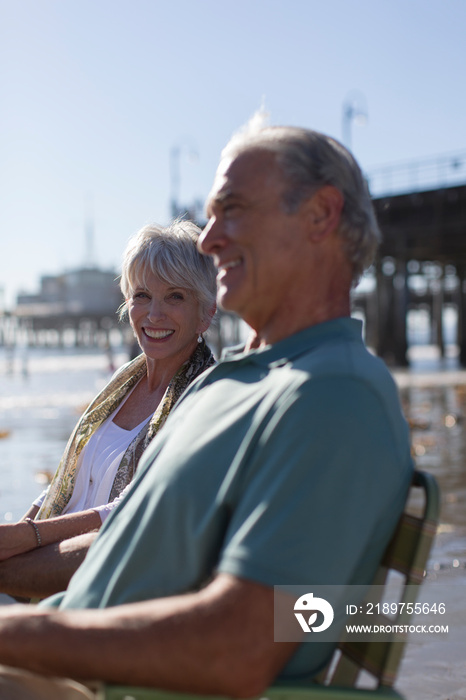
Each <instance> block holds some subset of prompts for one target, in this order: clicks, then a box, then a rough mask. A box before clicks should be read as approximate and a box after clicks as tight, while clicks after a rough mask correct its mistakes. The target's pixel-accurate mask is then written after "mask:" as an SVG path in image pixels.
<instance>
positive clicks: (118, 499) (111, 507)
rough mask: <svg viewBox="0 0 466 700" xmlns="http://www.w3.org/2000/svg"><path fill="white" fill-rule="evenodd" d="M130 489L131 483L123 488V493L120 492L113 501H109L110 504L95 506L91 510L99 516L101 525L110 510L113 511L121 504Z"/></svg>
mask: <svg viewBox="0 0 466 700" xmlns="http://www.w3.org/2000/svg"><path fill="white" fill-rule="evenodd" d="M130 487H131V482H130V483H129V484H127V485H126V486H125V488H124V489H123V491H121V493H120V494H119V495H118V496H117V497H116V498H115V499H114V500H113V501H110V503H106V504H105V505H103V506H96V507H95V508H93V509H92V510H95V511H96V512H97V513H98V514H99V515H100V519H101V521H102V524H103V523H104V522H105V521H106V520H107V518H108V516H109V515H110V513H111V512H112V510H114V508H116V507H117V505H119V504H120V503H121V501H122V500H123V498H124V497H125V495H126V494H127V493H128V491H129V490H130Z"/></svg>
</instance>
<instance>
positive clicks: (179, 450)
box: [61, 318, 412, 677]
mask: <svg viewBox="0 0 466 700" xmlns="http://www.w3.org/2000/svg"><path fill="white" fill-rule="evenodd" d="M411 472H412V461H411V456H410V444H409V434H408V427H407V424H406V422H405V420H404V418H403V416H402V412H401V409H400V404H399V400H398V393H397V389H396V386H395V384H394V382H393V380H392V378H391V376H390V374H389V372H388V371H387V369H386V367H385V365H384V364H383V363H382V362H381V361H380V360H379V359H378V358H376V357H374V356H372V355H371V354H370V353H369V352H368V351H367V349H366V348H365V346H364V344H363V342H362V338H361V324H360V322H359V321H356V320H354V319H350V318H342V319H337V320H334V321H329V322H326V323H322V324H319V325H317V326H313V327H311V328H308V329H306V330H304V331H302V332H300V333H297V334H296V335H293V336H292V337H289V338H286V339H285V340H283V341H281V342H278V343H276V344H274V345H272V346H268V347H266V348H264V349H259V350H255V351H252V352H250V353H247V354H244V353H241V352H240V353H233V354H231V355H228V356H227V357H226V358H225V359H224V360H222V361H221V362H220V363H219V364H218V365H217V366H216V367H214V368H212V369H210V370H208V371H207V372H206V373H205V374H203V375H202V376H201V377H200V378H199V379H198V380H197V381H196V382H195V383H194V384H193V385H192V386H191V387H190V388H189V389H188V390H187V392H186V393H185V394H184V395H183V397H182V398H181V399H180V401H179V403H178V404H177V406H176V408H175V410H174V411H173V412H172V414H171V415H170V417H169V418H168V420H167V422H166V424H165V426H164V429H163V430H162V431H161V432H160V433H159V435H158V436H157V437H156V438H155V439H154V440H153V442H152V443H151V445H150V446H149V448H148V449H147V451H146V453H145V455H144V456H143V458H142V459H141V461H140V466H139V468H138V473H137V475H136V478H135V480H134V483H133V487H132V489H131V490H130V492H129V494H128V496H127V498H126V499H125V500H124V501H123V503H122V504H121V505H120V506H119V507H118V508H116V509H115V511H114V512H113V513H112V515H111V516H110V517H109V518H108V520H107V522H106V523H105V525H104V527H103V528H102V530H101V533H100V535H99V537H98V538H97V540H96V542H95V543H94V545H93V546H92V547H91V549H90V551H89V554H88V556H87V558H86V560H85V561H84V563H83V565H82V566H81V567H80V569H79V570H78V572H77V573H76V575H75V576H74V577H73V579H72V581H71V583H70V586H69V589H68V591H67V592H66V593H65V594H64V597H63V599H62V601H61V607H62V608H102V607H107V606H114V605H119V604H122V603H128V602H132V601H140V600H146V599H151V598H157V597H163V596H170V595H176V594H181V593H184V592H186V591H190V590H195V589H197V588H199V587H200V586H202V585H204V584H205V583H206V582H207V581H208V580H209V579H210V578H211V577H212V575H214V574H215V573H216V572H226V573H229V574H233V575H234V576H238V577H241V578H246V579H250V580H253V581H256V582H259V583H262V584H265V585H267V586H274V585H306V586H312V585H313V584H314V585H315V584H363V583H367V582H369V581H370V580H371V578H372V576H373V574H374V571H375V569H376V567H377V564H378V561H379V559H380V556H381V554H382V552H383V550H384V548H385V546H386V544H387V542H388V540H389V537H390V535H391V532H392V531H393V529H394V526H395V524H396V522H397V519H398V517H399V515H400V512H401V510H402V507H403V503H404V499H405V496H406V492H407V489H408V485H409V482H410V478H411ZM321 647H322V648H321ZM328 653H329V649H328V647H325V645H319V644H316V643H313V644H302V645H301V646H300V648H299V650H298V652H297V653H296V654H295V655H294V657H293V658H292V660H291V661H290V663H289V664H288V665H287V667H286V669H285V670H284V672H283V674H282V677H289V676H308V675H312V674H313V673H315V672H316V671H317V670H318V669H319V668H320V666H321V665H322V664H323V663H324V661H325V659H326V657H327V655H328Z"/></svg>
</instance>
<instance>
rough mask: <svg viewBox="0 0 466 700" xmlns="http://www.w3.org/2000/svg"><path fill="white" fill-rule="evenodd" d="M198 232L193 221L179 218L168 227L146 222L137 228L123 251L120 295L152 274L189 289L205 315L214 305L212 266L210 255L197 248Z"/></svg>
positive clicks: (143, 284)
mask: <svg viewBox="0 0 466 700" xmlns="http://www.w3.org/2000/svg"><path fill="white" fill-rule="evenodd" d="M200 234H201V229H200V228H199V227H198V226H196V224H194V223H193V222H192V221H184V220H182V219H176V220H175V221H173V222H172V223H171V224H169V225H168V226H159V225H158V224H150V225H148V226H144V228H142V229H141V230H140V231H138V233H136V234H135V235H134V236H133V237H132V238H131V239H130V240H129V243H128V245H127V247H126V250H125V252H124V254H123V264H122V271H121V279H120V288H121V291H122V293H123V296H124V298H125V299H128V298H129V297H130V296H131V293H132V292H133V291H134V290H135V289H137V288H138V287H145V286H146V281H147V278H148V276H150V275H152V274H153V275H156V276H157V277H159V278H160V279H161V280H162V281H163V282H165V283H166V284H168V285H170V286H172V287H181V288H182V289H187V290H189V291H190V292H192V293H193V294H194V296H195V297H196V299H197V300H198V302H199V304H200V307H201V314H202V316H203V317H206V316H208V315H209V312H210V311H211V309H212V307H214V305H215V297H216V269H215V265H214V264H213V261H212V258H211V257H210V256H206V255H201V253H199V251H198V249H197V241H198V238H199V236H200ZM124 306H125V305H124ZM124 312H125V309H124V307H123V308H122V314H124Z"/></svg>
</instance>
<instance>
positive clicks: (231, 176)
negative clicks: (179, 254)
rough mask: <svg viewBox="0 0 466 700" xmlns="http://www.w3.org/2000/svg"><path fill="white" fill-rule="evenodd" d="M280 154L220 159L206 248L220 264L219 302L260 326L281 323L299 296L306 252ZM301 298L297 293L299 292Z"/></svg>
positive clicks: (202, 243)
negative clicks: (285, 200) (287, 203)
mask: <svg viewBox="0 0 466 700" xmlns="http://www.w3.org/2000/svg"><path fill="white" fill-rule="evenodd" d="M283 191H284V182H283V176H282V173H281V170H280V168H279V166H278V165H277V163H276V161H275V155H274V154H273V153H270V152H267V151H265V150H257V149H256V150H250V151H246V152H244V153H241V154H240V155H239V156H238V157H237V158H234V159H233V160H232V159H225V160H223V161H222V162H221V163H220V166H219V168H218V171H217V175H216V178H215V181H214V185H213V188H212V191H211V193H210V195H209V199H208V202H207V214H208V216H209V221H208V223H207V226H206V228H205V229H204V232H203V234H202V236H201V238H200V243H199V246H200V249H201V251H202V252H203V253H205V254H208V255H212V256H213V258H214V262H215V265H216V266H217V268H218V275H217V285H218V301H219V303H220V304H221V306H222V308H224V309H225V310H228V311H234V312H236V313H237V314H239V315H240V316H241V317H242V318H243V319H244V320H245V321H246V322H247V323H249V325H251V326H252V328H254V329H255V330H256V331H258V332H261V330H262V329H263V328H265V327H267V326H270V323H273V324H276V322H278V323H279V322H280V317H281V316H282V315H283V313H284V312H285V313H286V306H287V304H288V303H289V301H290V298H293V289H294V286H295V279H296V277H297V276H298V277H299V275H297V272H298V270H299V262H300V255H302V252H303V244H304V236H305V234H304V226H303V216H302V215H301V214H300V211H299V210H298V212H297V213H296V214H286V213H285V212H284V210H283V205H282V195H283ZM294 298H295V297H294Z"/></svg>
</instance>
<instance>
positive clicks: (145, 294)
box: [133, 292, 149, 299]
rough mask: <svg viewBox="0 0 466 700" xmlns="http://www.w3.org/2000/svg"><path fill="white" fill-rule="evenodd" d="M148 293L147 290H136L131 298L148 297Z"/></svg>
mask: <svg viewBox="0 0 466 700" xmlns="http://www.w3.org/2000/svg"><path fill="white" fill-rule="evenodd" d="M148 298H149V295H148V294H147V292H136V294H133V299H148Z"/></svg>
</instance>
